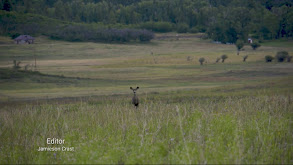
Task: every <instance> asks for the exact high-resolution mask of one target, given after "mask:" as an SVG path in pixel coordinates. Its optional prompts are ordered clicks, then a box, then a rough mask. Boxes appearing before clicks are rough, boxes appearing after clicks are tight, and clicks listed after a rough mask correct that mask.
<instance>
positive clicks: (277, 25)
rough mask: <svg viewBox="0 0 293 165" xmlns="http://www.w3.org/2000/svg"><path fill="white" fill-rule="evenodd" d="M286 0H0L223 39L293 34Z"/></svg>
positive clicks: (82, 19)
mask: <svg viewBox="0 0 293 165" xmlns="http://www.w3.org/2000/svg"><path fill="white" fill-rule="evenodd" d="M292 3H293V2H292V1H291V0H245V1H243V0H107V1H106V0H73V1H72V0H1V2H0V7H1V6H2V10H6V11H15V12H18V13H33V14H38V15H43V16H46V17H50V18H54V19H58V20H62V21H68V22H77V23H88V24H92V23H98V24H102V25H105V26H109V27H111V26H114V25H116V26H117V25H120V26H121V27H128V28H136V29H137V28H139V29H148V30H152V31H155V32H169V31H176V32H179V33H185V32H194V33H196V32H205V33H206V34H207V35H208V37H210V38H212V39H213V40H216V41H221V42H224V43H236V41H237V40H243V41H246V40H247V38H248V37H249V36H251V37H253V38H257V39H259V40H268V39H278V38H282V37H292V36H293V24H292V22H293V9H292Z"/></svg>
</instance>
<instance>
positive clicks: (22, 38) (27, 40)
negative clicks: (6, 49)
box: [14, 35, 35, 44]
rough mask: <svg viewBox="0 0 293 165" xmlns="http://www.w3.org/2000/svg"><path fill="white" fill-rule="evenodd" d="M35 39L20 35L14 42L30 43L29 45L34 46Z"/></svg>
mask: <svg viewBox="0 0 293 165" xmlns="http://www.w3.org/2000/svg"><path fill="white" fill-rule="evenodd" d="M34 40H35V38H34V37H32V36H30V35H20V36H18V37H16V38H15V39H14V41H15V42H16V43H17V44H19V43H28V44H33V43H34Z"/></svg>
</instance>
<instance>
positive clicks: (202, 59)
mask: <svg viewBox="0 0 293 165" xmlns="http://www.w3.org/2000/svg"><path fill="white" fill-rule="evenodd" d="M198 61H199V62H200V65H202V64H203V63H204V62H205V58H203V57H202V58H200V59H199V60H198Z"/></svg>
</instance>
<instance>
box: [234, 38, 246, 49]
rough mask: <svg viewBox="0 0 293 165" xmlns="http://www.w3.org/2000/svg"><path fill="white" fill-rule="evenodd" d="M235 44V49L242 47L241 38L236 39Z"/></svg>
mask: <svg viewBox="0 0 293 165" xmlns="http://www.w3.org/2000/svg"><path fill="white" fill-rule="evenodd" d="M235 46H236V48H237V50H238V51H239V50H241V49H242V48H243V46H244V42H243V41H242V40H237V41H236V45H235Z"/></svg>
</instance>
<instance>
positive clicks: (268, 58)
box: [265, 55, 274, 62]
mask: <svg viewBox="0 0 293 165" xmlns="http://www.w3.org/2000/svg"><path fill="white" fill-rule="evenodd" d="M265 60H266V62H272V61H273V60H274V57H272V56H269V55H267V56H265Z"/></svg>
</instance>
